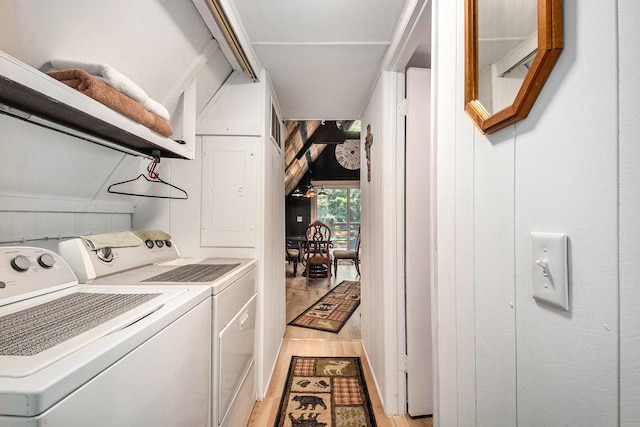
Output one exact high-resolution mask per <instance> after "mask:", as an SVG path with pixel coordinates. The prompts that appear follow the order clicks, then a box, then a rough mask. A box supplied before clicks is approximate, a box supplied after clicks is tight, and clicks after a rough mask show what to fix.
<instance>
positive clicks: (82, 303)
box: [0, 287, 186, 378]
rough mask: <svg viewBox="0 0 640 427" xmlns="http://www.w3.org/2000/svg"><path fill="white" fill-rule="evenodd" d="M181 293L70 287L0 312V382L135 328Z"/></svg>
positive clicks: (29, 373)
mask: <svg viewBox="0 0 640 427" xmlns="http://www.w3.org/2000/svg"><path fill="white" fill-rule="evenodd" d="M184 292H186V290H185V289H180V288H173V289H166V290H162V291H158V290H157V289H154V290H149V289H141V288H137V289H136V292H130V291H125V289H124V288H116V289H114V288H109V289H107V288H104V289H100V288H99V287H96V288H92V289H79V287H73V288H70V289H67V290H64V291H60V292H55V293H53V294H48V295H46V296H43V297H41V298H32V299H28V300H24V301H21V302H18V303H15V304H11V305H9V306H5V307H1V308H0V378H20V377H26V376H28V375H31V374H33V373H35V372H38V371H40V370H42V369H43V368H45V367H47V366H49V365H51V364H52V363H54V362H56V361H57V360H60V359H61V358H63V357H65V356H67V355H69V354H70V353H73V352H75V351H78V350H79V349H81V348H83V347H85V346H87V345H89V344H91V343H93V342H95V341H97V340H98V339H100V338H102V337H104V336H106V335H109V334H111V333H113V332H115V331H118V330H122V329H125V328H127V327H128V326H130V325H132V324H134V323H135V322H137V321H138V320H140V319H142V318H144V317H146V316H148V315H149V314H151V313H153V312H155V311H157V310H158V309H160V308H161V307H162V306H163V305H164V304H165V303H166V302H167V301H169V300H171V299H172V298H174V297H176V296H177V295H179V294H181V293H184Z"/></svg>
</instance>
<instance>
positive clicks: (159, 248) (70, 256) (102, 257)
mask: <svg viewBox="0 0 640 427" xmlns="http://www.w3.org/2000/svg"><path fill="white" fill-rule="evenodd" d="M101 236H106V238H107V240H108V235H101ZM114 240H116V239H114ZM139 242H140V244H138V245H136V246H133V245H131V246H122V247H118V246H117V245H112V246H104V247H100V248H98V249H94V248H92V247H91V246H90V245H89V243H88V242H87V240H86V239H83V238H79V237H78V238H74V239H70V240H64V241H62V242H60V243H59V244H58V252H59V253H60V255H61V256H62V257H63V258H64V259H65V260H66V261H67V262H68V263H69V265H70V266H71V269H72V270H73V272H74V273H75V275H76V276H77V277H78V281H79V282H80V283H91V282H92V281H93V280H95V279H96V278H100V277H104V276H108V275H111V274H116V273H122V272H123V271H127V270H131V269H133V268H138V267H142V266H144V265H150V264H155V263H159V262H166V261H170V260H174V259H176V258H178V257H179V256H180V253H179V252H178V248H177V247H176V245H175V244H174V243H173V241H172V240H171V239H166V240H158V239H156V240H151V239H144V240H139Z"/></svg>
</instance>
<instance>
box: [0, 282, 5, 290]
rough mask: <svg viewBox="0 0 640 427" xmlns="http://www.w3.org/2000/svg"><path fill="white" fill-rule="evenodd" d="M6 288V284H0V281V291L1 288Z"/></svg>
mask: <svg viewBox="0 0 640 427" xmlns="http://www.w3.org/2000/svg"><path fill="white" fill-rule="evenodd" d="M6 287H7V284H6V282H2V281H0V289H2V288H6Z"/></svg>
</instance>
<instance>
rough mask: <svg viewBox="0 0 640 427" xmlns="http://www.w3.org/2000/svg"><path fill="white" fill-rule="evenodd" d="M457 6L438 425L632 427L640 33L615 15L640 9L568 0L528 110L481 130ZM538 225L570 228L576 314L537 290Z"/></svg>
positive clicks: (440, 42)
mask: <svg viewBox="0 0 640 427" xmlns="http://www.w3.org/2000/svg"><path fill="white" fill-rule="evenodd" d="M455 3H456V2H445V1H437V2H436V3H435V8H434V19H435V25H436V33H437V38H436V39H437V43H436V46H435V48H434V49H435V58H434V65H435V73H436V76H437V77H436V78H437V112H436V117H437V123H436V125H437V141H438V146H437V149H438V200H437V202H438V265H437V268H438V275H437V279H438V289H437V292H438V307H437V309H438V321H439V324H438V328H439V330H438V345H439V354H438V373H439V413H438V414H437V417H436V420H437V422H439V425H441V426H516V425H517V426H534V425H554V426H555V425H566V426H583V425H603V426H615V425H618V424H619V422H620V423H621V424H623V425H634V426H637V425H638V422H639V421H638V420H639V417H638V412H637V401H638V396H639V395H640V387H638V383H639V381H638V379H639V377H638V374H637V372H638V364H637V363H638V362H637V360H638V353H639V349H638V346H637V345H635V343H637V342H638V333H637V330H638V328H639V323H640V317H639V316H638V315H637V310H635V309H634V308H632V307H636V306H637V302H638V301H639V294H638V292H637V280H638V271H639V270H638V269H637V267H635V265H637V262H636V261H635V259H637V257H638V256H640V254H639V253H638V245H637V241H638V240H637V239H638V235H637V231H638V229H640V227H638V220H637V218H636V217H637V215H635V212H637V209H638V206H639V205H638V203H640V202H639V200H640V198H639V197H638V196H637V194H638V188H639V186H638V182H639V181H638V175H637V163H638V161H639V156H640V152H639V151H638V149H637V144H635V143H632V142H631V141H632V140H633V139H637V134H638V132H639V128H638V123H639V121H638V119H637V105H636V104H637V102H635V101H633V100H637V96H638V93H639V90H638V84H637V79H636V78H635V77H633V76H634V73H635V70H636V69H637V66H638V60H637V58H638V55H637V52H638V47H639V45H640V40H639V39H638V38H637V37H635V36H634V37H632V36H631V34H630V33H631V32H634V34H635V32H637V31H635V27H634V25H633V24H631V18H629V20H626V19H621V18H619V17H621V16H623V15H624V16H636V15H637V12H638V6H637V5H636V4H635V3H634V2H632V1H630V0H620V1H618V2H616V1H613V0H609V1H605V2H597V3H589V4H586V3H584V4H583V3H579V4H578V2H568V1H565V2H563V3H564V12H563V15H564V25H565V29H564V40H565V41H564V50H563V52H562V54H561V56H560V58H559V61H558V63H557V64H556V66H555V68H554V70H553V72H552V74H551V76H550V78H549V80H548V81H547V83H546V85H545V87H544V88H543V90H542V93H541V95H540V97H539V98H538V100H537V102H536V104H535V105H534V107H533V110H532V111H531V113H530V115H529V117H528V118H527V119H525V120H524V121H521V122H518V123H517V124H515V125H512V126H509V127H507V128H505V129H503V130H501V131H499V132H497V133H494V134H492V135H489V136H483V135H481V134H480V133H479V132H478V131H477V130H475V129H474V127H473V125H472V123H471V121H470V120H469V119H468V118H467V117H466V115H465V113H464V110H463V107H464V105H463V102H462V99H463V93H464V92H463V91H464V84H463V83H464V74H463V73H464V43H463V28H464V25H463V23H464V21H463V19H464V10H463V7H462V4H455ZM458 3H459V2H458ZM632 3H633V5H632ZM618 9H620V10H618ZM623 11H624V12H623ZM634 12H636V14H635V15H634ZM619 19H620V21H619ZM618 22H620V25H621V30H620V31H621V33H620V34H618V29H617V25H618ZM625 23H626V26H625V25H622V24H625ZM595 29H597V30H595ZM617 40H619V41H620V50H619V49H618V41H617ZM622 40H624V42H623V41H622ZM594 49H596V50H597V51H598V52H600V54H598V55H593V51H594ZM618 56H619V58H620V59H619V60H620V64H621V67H620V85H621V86H620V94H621V99H620V101H619V104H618V96H617V93H618V83H619V82H618ZM625 77H626V79H627V80H626V81H625ZM634 102H635V103H634ZM618 111H620V114H618ZM618 134H619V135H620V137H619V136H618ZM619 138H620V139H619ZM619 144H620V153H619V152H618V145H619ZM618 159H620V160H618ZM619 162H620V163H619ZM618 185H620V190H618ZM618 191H620V193H618ZM618 194H619V196H618ZM618 215H620V221H619V220H618ZM625 220H626V221H625ZM619 226H620V231H619V230H618V227H619ZM532 231H558V232H566V233H567V234H568V235H569V239H570V249H569V251H570V254H569V256H570V299H571V310H570V311H569V312H565V311H562V310H556V309H553V308H550V307H548V306H545V305H542V304H538V303H536V302H535V300H533V298H532V292H531V284H530V276H531V269H532V266H531V264H530V258H531V257H530V245H531V242H530V233H531V232H532ZM619 245H620V247H619ZM619 275H620V277H619ZM632 283H634V284H635V285H632ZM618 285H620V296H619V286H618ZM619 297H622V298H621V299H620V303H619V302H618V301H619ZM627 298H628V299H627ZM627 301H629V302H628V303H627ZM634 301H635V303H634ZM619 304H620V308H619ZM627 304H628V305H627ZM625 309H626V310H625ZM618 326H620V330H619V328H618ZM625 332H626V334H625ZM619 345H621V347H620V351H621V354H620V357H621V359H620V362H619V360H618V357H619V354H618V346H619ZM619 363H620V364H619ZM619 384H620V386H621V392H620V393H621V394H620V397H619V395H618V385H619ZM632 402H634V403H632ZM619 414H620V417H621V419H620V420H619V419H618V417H619Z"/></svg>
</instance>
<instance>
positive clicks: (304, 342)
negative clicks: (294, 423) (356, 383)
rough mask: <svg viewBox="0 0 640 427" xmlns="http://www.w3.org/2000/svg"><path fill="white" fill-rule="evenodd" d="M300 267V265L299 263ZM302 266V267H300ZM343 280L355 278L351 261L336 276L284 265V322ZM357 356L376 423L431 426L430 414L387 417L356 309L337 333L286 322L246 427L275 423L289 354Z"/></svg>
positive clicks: (395, 426)
mask: <svg viewBox="0 0 640 427" xmlns="http://www.w3.org/2000/svg"><path fill="white" fill-rule="evenodd" d="M299 267H300V266H299ZM300 270H303V269H300ZM343 280H358V276H357V274H356V271H355V268H354V267H353V266H352V265H348V264H344V265H343V264H340V265H339V267H338V277H337V278H336V277H331V278H330V279H315V280H310V281H309V284H308V286H307V283H306V279H305V278H304V277H300V271H298V276H297V277H295V278H294V277H293V270H292V269H291V267H290V266H288V267H287V280H286V282H287V285H286V286H287V322H289V321H291V320H292V319H293V318H294V317H295V316H297V315H298V314H300V313H301V312H302V311H304V309H305V308H307V307H308V306H309V305H311V304H312V303H314V302H315V301H316V300H317V299H318V298H320V297H321V296H322V295H324V294H325V293H326V292H328V291H329V289H331V288H333V287H334V286H336V285H338V284H339V283H340V282H342V281H343ZM293 355H296V356H358V357H361V358H362V362H363V363H362V364H363V368H364V371H365V380H366V382H367V388H368V390H369V396H370V398H371V403H372V406H373V411H374V415H375V417H376V423H377V424H378V426H379V427H432V426H433V421H432V418H418V419H412V418H411V417H409V416H408V415H404V416H396V417H387V416H386V415H385V414H384V411H383V409H382V404H381V403H380V398H379V396H378V393H377V391H376V388H375V383H374V382H373V377H372V375H371V370H370V368H369V363H368V362H367V360H366V358H365V355H364V350H363V349H362V344H361V342H360V310H359V309H358V310H356V311H355V312H354V313H353V315H352V316H351V318H350V319H349V321H348V322H347V324H346V325H345V326H344V327H343V328H342V330H341V331H340V333H339V334H333V333H330V332H322V331H315V330H311V329H306V328H299V327H295V326H287V330H286V333H285V339H284V341H283V344H282V348H281V349H280V355H279V356H278V360H277V362H276V368H275V370H274V373H273V377H272V378H271V383H270V385H269V389H268V390H267V395H266V398H265V399H264V400H263V401H260V402H256V404H255V406H254V408H253V412H252V413H251V418H250V420H249V424H248V426H247V427H272V426H273V424H274V423H275V419H276V415H277V412H278V406H279V404H280V398H281V397H282V392H283V389H284V382H285V379H286V376H287V372H288V369H289V362H290V360H291V356H293Z"/></svg>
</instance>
